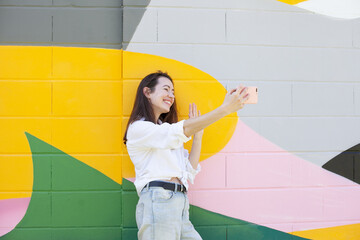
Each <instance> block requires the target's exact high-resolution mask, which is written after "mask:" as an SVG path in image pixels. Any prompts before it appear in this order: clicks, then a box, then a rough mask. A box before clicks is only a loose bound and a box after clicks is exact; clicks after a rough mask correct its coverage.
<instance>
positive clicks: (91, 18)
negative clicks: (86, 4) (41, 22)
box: [53, 8, 122, 44]
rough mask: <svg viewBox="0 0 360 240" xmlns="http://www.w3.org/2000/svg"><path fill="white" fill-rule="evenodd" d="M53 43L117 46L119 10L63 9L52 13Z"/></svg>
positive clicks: (120, 27) (120, 11) (120, 15)
mask: <svg viewBox="0 0 360 240" xmlns="http://www.w3.org/2000/svg"><path fill="white" fill-rule="evenodd" d="M53 29H54V42H59V43H61V42H65V43H69V42H71V43H98V44H101V43H102V44H119V43H121V41H122V9H121V8H103V9H101V8H94V9H89V8H86V9H82V8H70V9H67V8H64V9H59V10H57V11H56V12H54V28H53Z"/></svg>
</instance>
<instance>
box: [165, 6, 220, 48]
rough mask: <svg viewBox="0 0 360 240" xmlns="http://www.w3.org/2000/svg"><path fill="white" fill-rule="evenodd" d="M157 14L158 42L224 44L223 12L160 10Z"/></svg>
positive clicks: (208, 10)
mask: <svg viewBox="0 0 360 240" xmlns="http://www.w3.org/2000/svg"><path fill="white" fill-rule="evenodd" d="M158 14H159V25H158V31H159V42H167V43H169V42H174V43H223V42H225V12H224V11H223V10H210V9H174V8H161V9H159V10H158Z"/></svg>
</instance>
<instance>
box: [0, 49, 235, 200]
mask: <svg viewBox="0 0 360 240" xmlns="http://www.w3.org/2000/svg"><path fill="white" fill-rule="evenodd" d="M0 55H1V56H6V57H5V58H3V57H2V58H1V59H2V60H1V62H0V63H2V64H0V70H1V71H0V79H3V80H4V81H0V84H1V85H0V86H2V88H1V90H0V94H1V95H2V97H3V101H2V103H1V104H2V105H0V107H1V109H2V110H0V111H1V112H0V114H1V116H2V118H0V131H1V132H2V134H3V136H5V137H3V138H1V139H0V154H2V155H1V157H2V159H1V160H0V164H2V165H1V166H2V171H3V173H5V172H6V174H0V182H2V183H4V184H3V185H0V191H1V187H2V190H3V191H4V192H3V193H2V194H1V199H6V198H14V197H30V195H31V192H30V193H29V191H31V188H32V184H33V183H32V174H33V168H32V159H31V151H30V148H29V144H28V141H27V139H26V136H25V132H29V133H30V134H32V135H34V136H36V137H38V138H39V139H41V140H43V141H45V142H46V143H48V144H51V145H52V146H54V147H56V148H58V149H60V150H62V151H64V152H65V153H67V154H70V155H72V156H74V157H75V158H77V159H79V160H80V161H82V162H84V163H86V164H88V165H89V166H91V167H93V168H95V169H97V170H99V171H101V172H102V173H104V174H105V175H107V176H108V177H110V178H112V179H113V180H114V181H116V182H118V183H119V184H121V183H122V177H128V178H130V177H134V176H135V173H134V166H133V165H132V163H131V161H130V159H129V157H128V155H127V152H126V148H125V146H124V145H123V140H122V137H123V134H124V131H125V126H126V123H127V121H128V115H129V114H130V110H131V108H132V105H133V101H134V97H135V93H136V92H135V90H136V88H137V85H138V83H139V81H140V79H142V78H143V77H144V76H145V75H147V74H148V73H150V72H153V71H156V70H163V71H167V72H168V73H169V74H170V76H172V77H173V79H174V81H175V92H176V98H177V100H178V110H179V116H180V119H183V118H187V115H188V104H189V102H195V103H196V104H197V105H198V106H199V109H200V110H201V112H202V113H203V114H205V113H207V112H209V111H211V110H212V109H214V108H216V107H217V106H219V105H220V104H221V103H222V101H223V99H224V96H225V93H226V91H225V89H224V87H223V86H222V85H221V84H220V83H219V82H218V81H217V80H216V79H214V78H213V77H211V76H210V75H209V74H207V73H204V72H202V71H200V70H199V69H196V68H194V67H192V66H190V65H187V64H184V63H182V62H179V61H176V60H172V59H167V58H163V57H159V56H153V55H149V54H141V53H133V52H123V51H122V50H111V49H95V48H73V47H18V46H3V47H0ZM3 59H6V61H4V60H3ZM122 63H124V64H123V65H122ZM19 69H21V71H19ZM122 74H124V75H125V77H126V78H123V76H122ZM124 79H126V80H124ZM9 80H16V81H14V82H12V81H9ZM39 80H41V81H39ZM44 80H45V81H44ZM24 107H26V108H27V109H24ZM124 114H125V115H124ZM8 116H11V117H8ZM236 123H237V115H236V113H234V114H231V115H229V116H228V117H227V118H224V119H223V120H221V121H219V122H217V123H215V124H214V125H212V126H210V127H209V128H207V129H206V130H205V134H204V143H206V144H203V149H202V154H201V156H202V157H201V160H204V159H205V158H208V157H210V156H211V155H213V154H215V153H216V152H218V151H220V150H221V149H222V148H223V147H224V146H225V145H226V143H227V142H228V141H229V140H230V138H231V136H232V134H233V132H234V130H235V126H236ZM190 145H191V142H190V143H187V144H186V145H185V147H186V148H188V149H190V148H191V147H190ZM9 153H10V154H9ZM11 154H12V157H13V158H12V159H14V160H13V161H11V162H8V161H10V158H7V156H8V155H11ZM24 156H26V157H24ZM20 162H22V164H20ZM1 166H0V167H1ZM16 169H19V171H14V170H16ZM6 191H8V192H7V193H6Z"/></svg>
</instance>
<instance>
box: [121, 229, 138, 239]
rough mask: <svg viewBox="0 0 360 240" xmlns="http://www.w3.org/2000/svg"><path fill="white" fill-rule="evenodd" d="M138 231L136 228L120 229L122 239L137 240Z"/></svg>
mask: <svg viewBox="0 0 360 240" xmlns="http://www.w3.org/2000/svg"><path fill="white" fill-rule="evenodd" d="M137 232H138V229H137V227H136V228H123V229H122V239H123V240H127V239H137Z"/></svg>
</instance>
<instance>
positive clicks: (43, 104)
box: [0, 81, 52, 116]
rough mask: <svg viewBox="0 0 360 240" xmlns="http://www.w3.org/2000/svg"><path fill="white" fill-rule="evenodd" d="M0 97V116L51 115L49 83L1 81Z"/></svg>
mask: <svg viewBox="0 0 360 240" xmlns="http://www.w3.org/2000/svg"><path fill="white" fill-rule="evenodd" d="M34 93H36V94H37V96H36V97H34ZM0 95H1V96H2V101H1V102H2V103H1V104H2V107H1V108H0V115H1V116H9V115H10V116H11V115H18V116H24V115H25V116H34V115H35V116H50V115H51V97H52V96H51V83H50V82H32V81H22V82H19V81H13V82H12V81H2V82H0ZM19 97H20V98H21V99H20V98H19ZM19 105H22V107H19Z"/></svg>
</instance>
